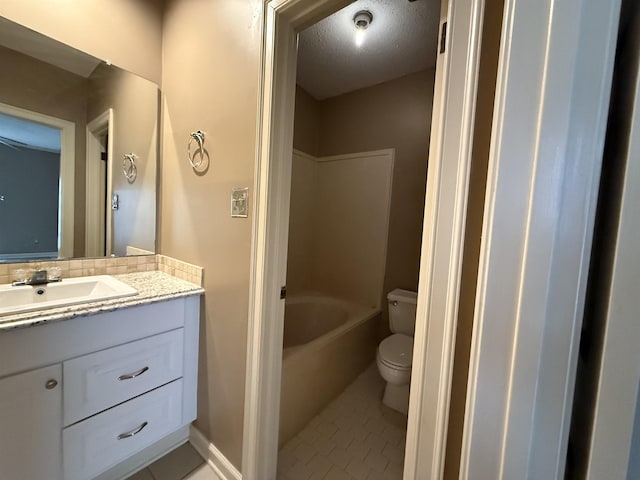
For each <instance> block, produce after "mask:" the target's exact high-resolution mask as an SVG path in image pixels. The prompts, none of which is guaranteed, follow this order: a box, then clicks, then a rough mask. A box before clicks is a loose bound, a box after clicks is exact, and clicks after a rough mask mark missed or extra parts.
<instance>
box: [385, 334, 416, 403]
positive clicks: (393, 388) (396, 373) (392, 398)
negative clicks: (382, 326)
mask: <svg viewBox="0 0 640 480" xmlns="http://www.w3.org/2000/svg"><path fill="white" fill-rule="evenodd" d="M412 355H413V338H412V337H409V336H408V335H403V334H401V333H396V334H393V335H391V336H390V337H387V338H385V339H384V340H383V341H382V342H381V343H380V345H379V346H378V353H377V355H376V363H377V365H378V371H379V372H380V375H381V376H382V378H383V379H384V380H385V381H386V382H387V385H386V387H385V390H384V395H383V397H382V403H384V404H385V405H387V406H388V407H390V408H393V409H394V410H397V411H399V412H402V413H405V414H406V413H407V412H408V410H409V384H410V382H411V357H412Z"/></svg>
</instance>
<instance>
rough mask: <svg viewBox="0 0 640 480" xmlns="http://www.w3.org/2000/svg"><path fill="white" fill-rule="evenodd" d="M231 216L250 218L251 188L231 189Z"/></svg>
mask: <svg viewBox="0 0 640 480" xmlns="http://www.w3.org/2000/svg"><path fill="white" fill-rule="evenodd" d="M231 216H232V217H234V218H247V217H248V216H249V187H242V188H233V189H231Z"/></svg>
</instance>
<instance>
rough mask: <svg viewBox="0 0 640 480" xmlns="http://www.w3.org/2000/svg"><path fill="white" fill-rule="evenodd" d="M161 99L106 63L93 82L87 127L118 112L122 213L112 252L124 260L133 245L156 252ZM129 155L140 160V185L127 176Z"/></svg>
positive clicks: (116, 181)
mask: <svg viewBox="0 0 640 480" xmlns="http://www.w3.org/2000/svg"><path fill="white" fill-rule="evenodd" d="M158 99H159V91H158V87H157V86H156V85H155V84H154V83H152V82H150V81H149V80H145V79H144V78H141V77H139V76H137V75H133V74H132V73H129V72H126V71H124V70H121V69H119V68H115V67H113V66H107V65H106V64H101V65H99V66H98V68H96V69H95V70H94V71H93V73H92V74H91V76H90V77H89V99H88V102H87V122H91V121H92V120H93V119H95V118H97V117H98V116H100V115H101V114H102V113H104V112H105V111H106V110H108V109H109V108H112V109H113V124H114V131H113V171H112V174H111V177H112V182H113V184H112V185H113V193H116V194H118V196H119V198H120V208H119V209H118V210H116V211H113V235H112V237H113V238H112V239H113V244H112V245H113V250H112V253H115V254H116V255H119V256H120V255H126V247H127V246H133V247H137V248H141V249H143V250H148V251H152V252H154V251H155V250H156V247H155V240H156V173H157V163H158V127H159V112H158ZM125 153H134V154H136V155H137V156H138V158H137V159H136V165H137V171H138V175H137V178H136V180H135V182H134V183H129V182H128V181H127V179H126V178H125V177H124V175H123V173H122V160H123V158H124V154H125ZM89 161H100V160H99V159H89ZM88 194H91V192H88Z"/></svg>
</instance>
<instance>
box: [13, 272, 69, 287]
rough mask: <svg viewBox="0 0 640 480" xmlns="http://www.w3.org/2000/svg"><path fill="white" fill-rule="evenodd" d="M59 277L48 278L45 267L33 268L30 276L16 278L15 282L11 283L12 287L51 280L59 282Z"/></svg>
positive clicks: (42, 283)
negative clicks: (21, 278) (22, 278)
mask: <svg viewBox="0 0 640 480" xmlns="http://www.w3.org/2000/svg"><path fill="white" fill-rule="evenodd" d="M59 281H60V279H59V278H55V279H54V278H51V279H50V278H49V274H48V272H47V271H46V270H45V269H38V270H34V271H33V273H32V274H31V277H30V278H26V279H24V280H18V281H17V282H13V283H12V284H11V285H13V286H14V287H19V286H23V285H46V284H47V283H51V282H59Z"/></svg>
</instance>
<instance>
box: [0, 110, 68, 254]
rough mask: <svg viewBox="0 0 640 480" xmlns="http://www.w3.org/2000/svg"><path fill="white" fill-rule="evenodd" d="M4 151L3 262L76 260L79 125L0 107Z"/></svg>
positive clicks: (0, 187)
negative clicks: (10, 229)
mask: <svg viewBox="0 0 640 480" xmlns="http://www.w3.org/2000/svg"><path fill="white" fill-rule="evenodd" d="M0 149H1V150H2V152H0V153H1V154H2V155H1V158H2V159H3V162H2V163H3V165H2V168H3V172H2V175H0V177H1V178H2V179H3V180H4V181H3V182H2V184H0V218H1V219H2V221H3V223H4V224H5V225H13V227H14V229H13V231H14V233H13V234H10V235H6V236H5V238H4V241H3V242H1V243H2V244H1V245H0V262H1V261H27V260H29V259H31V258H43V257H45V258H61V257H70V256H73V252H74V178H75V125H74V124H73V123H72V122H68V121H66V120H62V119H59V118H56V117H51V116H49V115H44V114H41V113H37V112H32V111H30V110H26V109H23V108H18V107H14V106H12V105H7V104H3V103H0Z"/></svg>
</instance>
